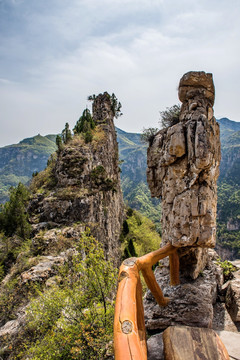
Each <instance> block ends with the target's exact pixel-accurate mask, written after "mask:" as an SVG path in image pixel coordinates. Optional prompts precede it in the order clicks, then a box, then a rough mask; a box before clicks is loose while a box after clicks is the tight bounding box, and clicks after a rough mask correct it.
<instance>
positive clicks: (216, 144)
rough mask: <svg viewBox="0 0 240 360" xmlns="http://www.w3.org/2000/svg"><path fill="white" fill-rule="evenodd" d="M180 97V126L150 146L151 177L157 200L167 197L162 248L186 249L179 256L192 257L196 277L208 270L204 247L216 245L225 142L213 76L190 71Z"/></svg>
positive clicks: (191, 270)
mask: <svg viewBox="0 0 240 360" xmlns="http://www.w3.org/2000/svg"><path fill="white" fill-rule="evenodd" d="M178 93H179V99H180V101H181V102H182V107H181V111H180V116H179V122H178V123H177V124H175V125H173V126H170V127H167V128H165V129H163V130H161V131H159V132H158V133H157V134H156V135H155V137H154V139H153V142H152V144H151V145H150V146H149V148H148V170H147V179H148V184H149V187H150V190H151V194H152V196H156V197H161V199H162V240H163V244H165V243H167V242H170V243H171V244H172V245H174V246H176V247H179V248H184V249H181V250H179V253H180V255H181V254H182V255H183V254H185V256H187V258H188V261H187V271H188V273H189V274H190V275H191V276H192V277H193V278H196V277H197V276H198V274H199V271H201V268H202V267H203V266H204V254H205V253H206V251H204V250H203V249H202V248H208V247H214V246H215V241H216V207H217V189H216V186H217V185H216V182H217V178H218V175H219V164H220V139H219V125H218V124H217V122H216V119H215V118H214V116H213V104H214V96H215V92H214V84H213V80H212V74H207V73H205V72H193V71H192V72H188V73H186V74H185V75H184V76H183V77H182V78H181V80H180V84H179V92H178ZM186 253H187V255H186ZM184 267H186V261H182V264H181V268H182V270H184Z"/></svg>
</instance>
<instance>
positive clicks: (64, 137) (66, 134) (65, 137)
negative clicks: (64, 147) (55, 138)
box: [61, 123, 72, 144]
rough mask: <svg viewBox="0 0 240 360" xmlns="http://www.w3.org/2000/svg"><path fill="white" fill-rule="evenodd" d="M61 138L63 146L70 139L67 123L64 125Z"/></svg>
mask: <svg viewBox="0 0 240 360" xmlns="http://www.w3.org/2000/svg"><path fill="white" fill-rule="evenodd" d="M61 137H62V141H63V143H64V144H67V143H68V142H69V141H70V140H71V139H72V133H71V130H70V129H69V124H68V123H66V124H65V128H64V129H63V131H62V134H61Z"/></svg>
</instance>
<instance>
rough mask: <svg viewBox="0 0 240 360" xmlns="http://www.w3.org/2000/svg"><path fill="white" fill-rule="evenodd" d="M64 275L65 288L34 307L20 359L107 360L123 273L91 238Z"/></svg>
mask: <svg viewBox="0 0 240 360" xmlns="http://www.w3.org/2000/svg"><path fill="white" fill-rule="evenodd" d="M77 250H78V252H77V254H76V255H74V256H73V258H72V261H71V263H69V264H67V265H65V266H64V267H62V269H61V270H60V275H61V277H62V281H61V284H59V285H57V284H56V285H54V286H53V287H52V288H50V289H45V291H41V292H40V291H39V292H38V297H36V298H35V299H33V300H32V301H31V303H30V305H29V307H28V311H27V319H26V329H27V333H28V334H29V336H27V338H26V339H25V340H24V343H23V344H22V346H21V351H20V352H19V353H18V356H19V358H26V357H27V358H29V359H35V360H37V359H49V360H51V359H89V360H91V359H105V358H106V345H107V344H108V343H109V341H111V340H112V336H113V326H112V324H113V316H114V304H113V298H114V294H115V291H116V279H117V269H115V268H114V266H113V264H112V263H111V262H110V261H108V260H105V258H104V251H103V248H102V246H101V245H100V244H99V243H98V242H97V241H96V240H95V239H94V238H93V237H92V236H91V235H90V234H89V233H88V232H86V233H84V234H83V235H82V238H81V239H80V240H79V244H78V247H77Z"/></svg>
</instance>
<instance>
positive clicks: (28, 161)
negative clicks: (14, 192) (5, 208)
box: [0, 134, 56, 202]
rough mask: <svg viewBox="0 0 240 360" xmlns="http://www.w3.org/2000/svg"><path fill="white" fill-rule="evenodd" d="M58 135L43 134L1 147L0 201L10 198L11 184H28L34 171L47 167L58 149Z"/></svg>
mask: <svg viewBox="0 0 240 360" xmlns="http://www.w3.org/2000/svg"><path fill="white" fill-rule="evenodd" d="M55 139H56V135H47V136H41V135H40V134H38V135H37V136H34V137H32V138H27V139H24V140H22V141H20V143H19V144H14V145H9V146H5V147H2V148H0V202H4V201H6V200H7V198H8V189H9V187H10V186H16V185H17V184H18V183H19V182H22V183H23V184H26V183H27V182H28V181H29V180H30V179H31V177H32V174H33V173H34V172H36V171H37V172H39V171H41V170H43V169H44V168H45V167H46V164H47V161H48V158H49V156H50V155H51V154H52V153H53V152H54V151H55V150H56V144H55Z"/></svg>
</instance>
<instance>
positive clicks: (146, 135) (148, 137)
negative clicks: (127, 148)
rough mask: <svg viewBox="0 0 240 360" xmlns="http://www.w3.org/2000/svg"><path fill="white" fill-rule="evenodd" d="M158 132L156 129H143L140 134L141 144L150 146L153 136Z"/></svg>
mask: <svg viewBox="0 0 240 360" xmlns="http://www.w3.org/2000/svg"><path fill="white" fill-rule="evenodd" d="M158 131H159V129H158V128H148V129H143V131H142V134H141V141H142V142H143V143H149V144H150V145H151V144H152V142H153V139H154V136H155V135H156V133H157V132H158Z"/></svg>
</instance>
